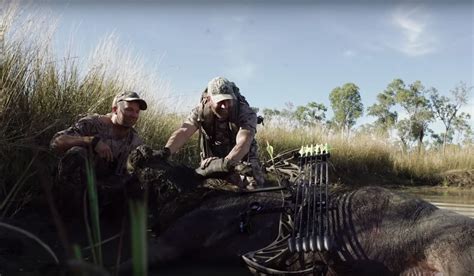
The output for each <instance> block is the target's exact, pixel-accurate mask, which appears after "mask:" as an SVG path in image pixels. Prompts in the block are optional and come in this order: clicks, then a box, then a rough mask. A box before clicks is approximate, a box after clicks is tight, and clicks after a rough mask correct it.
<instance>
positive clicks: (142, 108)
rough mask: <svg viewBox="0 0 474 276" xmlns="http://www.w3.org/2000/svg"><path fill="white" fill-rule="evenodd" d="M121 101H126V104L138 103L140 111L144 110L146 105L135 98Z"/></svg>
mask: <svg viewBox="0 0 474 276" xmlns="http://www.w3.org/2000/svg"><path fill="white" fill-rule="evenodd" d="M123 101H126V102H138V105H139V106H140V110H146V109H147V107H148V105H147V104H146V102H145V101H144V100H142V99H137V98H126V99H123Z"/></svg>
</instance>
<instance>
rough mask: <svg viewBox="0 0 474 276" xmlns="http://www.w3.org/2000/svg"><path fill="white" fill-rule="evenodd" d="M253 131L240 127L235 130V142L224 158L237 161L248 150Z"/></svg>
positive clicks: (253, 134)
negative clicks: (237, 130)
mask: <svg viewBox="0 0 474 276" xmlns="http://www.w3.org/2000/svg"><path fill="white" fill-rule="evenodd" d="M254 136H255V131H253V130H249V129H243V128H241V129H240V130H239V132H237V137H236V141H235V142H236V144H235V146H234V147H233V148H232V150H231V151H230V152H229V154H227V156H226V157H225V158H227V159H230V160H232V161H235V162H239V161H240V160H242V158H244V156H245V155H246V154H247V153H248V152H249V150H250V146H251V145H252V141H253V138H254Z"/></svg>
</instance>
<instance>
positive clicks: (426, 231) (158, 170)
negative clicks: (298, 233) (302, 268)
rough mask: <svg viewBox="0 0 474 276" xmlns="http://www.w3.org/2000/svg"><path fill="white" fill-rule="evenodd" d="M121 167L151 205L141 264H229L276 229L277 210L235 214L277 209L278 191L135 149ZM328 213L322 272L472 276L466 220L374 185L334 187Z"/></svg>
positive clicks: (471, 233)
mask: <svg viewBox="0 0 474 276" xmlns="http://www.w3.org/2000/svg"><path fill="white" fill-rule="evenodd" d="M129 168H130V170H131V171H133V172H134V173H135V174H136V175H137V176H138V179H139V180H140V182H141V184H142V185H146V186H148V187H149V189H150V195H151V202H152V203H151V204H153V205H152V206H151V208H154V207H153V206H156V210H154V211H155V216H156V218H157V221H158V222H159V224H158V226H156V227H155V230H156V232H157V237H156V238H154V239H152V241H151V243H150V249H149V251H150V252H149V262H150V263H151V264H163V263H170V262H174V261H178V260H180V259H186V260H190V259H192V260H195V261H202V262H216V263H222V262H227V263H232V262H234V263H236V262H241V261H240V256H241V255H242V254H245V253H247V252H249V251H254V250H257V249H259V248H262V247H264V246H266V245H268V244H270V243H271V242H272V241H273V240H274V239H275V237H276V236H277V233H278V226H279V214H278V213H262V214H257V215H255V216H251V217H250V220H249V221H247V222H248V223H247V227H242V222H243V221H242V214H245V213H246V212H248V210H249V208H250V206H251V205H252V204H254V203H259V205H260V206H263V207H264V208H267V209H271V208H278V207H280V206H282V197H281V195H280V194H279V193H257V194H242V193H238V192H236V191H234V190H233V189H232V188H228V187H229V186H226V185H222V186H219V185H216V183H221V182H218V181H217V182H213V181H204V182H202V183H201V182H200V181H199V180H198V179H197V178H195V177H194V175H193V170H192V169H190V168H186V167H182V166H173V165H169V164H168V163H163V162H162V161H160V160H158V159H156V158H154V156H153V151H152V150H151V149H150V148H147V147H141V148H139V149H138V150H136V151H135V152H133V153H132V155H131V158H130V159H129ZM331 197H332V204H333V206H334V207H335V208H334V209H333V210H332V211H331V213H330V220H331V227H330V228H331V235H332V236H333V237H335V244H336V246H335V249H334V251H333V252H331V253H328V254H325V255H324V256H325V257H324V260H322V261H324V262H326V263H327V264H328V265H329V270H328V271H329V273H330V274H336V275H344V274H349V275H357V274H360V275H367V274H373V273H383V274H384V275H390V274H411V273H425V274H423V275H432V274H433V275H434V274H437V273H441V274H442V275H474V219H471V218H468V217H465V216H462V215H458V214H456V213H453V212H450V211H446V210H441V209H438V208H437V207H435V206H433V205H431V204H430V203H428V202H426V201H423V200H421V199H418V198H415V197H413V196H409V195H405V194H403V193H398V192H393V191H390V190H387V189H385V188H381V187H373V186H372V187H363V188H358V189H355V190H350V191H345V192H334V193H333V194H332V196H331Z"/></svg>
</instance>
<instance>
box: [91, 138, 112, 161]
mask: <svg viewBox="0 0 474 276" xmlns="http://www.w3.org/2000/svg"><path fill="white" fill-rule="evenodd" d="M93 150H94V151H95V152H96V153H97V155H99V157H100V158H104V159H105V160H107V162H112V161H113V160H114V155H113V154H112V150H111V149H110V147H109V145H107V144H106V143H104V142H102V141H99V142H98V143H97V145H96V146H95V148H93Z"/></svg>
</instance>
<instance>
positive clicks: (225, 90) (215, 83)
mask: <svg viewBox="0 0 474 276" xmlns="http://www.w3.org/2000/svg"><path fill="white" fill-rule="evenodd" d="M232 87H233V85H232V83H231V82H230V81H229V80H227V79H226V78H223V77H216V78H213V79H212V80H211V81H210V82H209V83H208V84H207V93H208V94H209V96H211V99H212V101H213V102H216V103H218V102H220V101H223V100H235V95H234V89H233V88H232Z"/></svg>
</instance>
